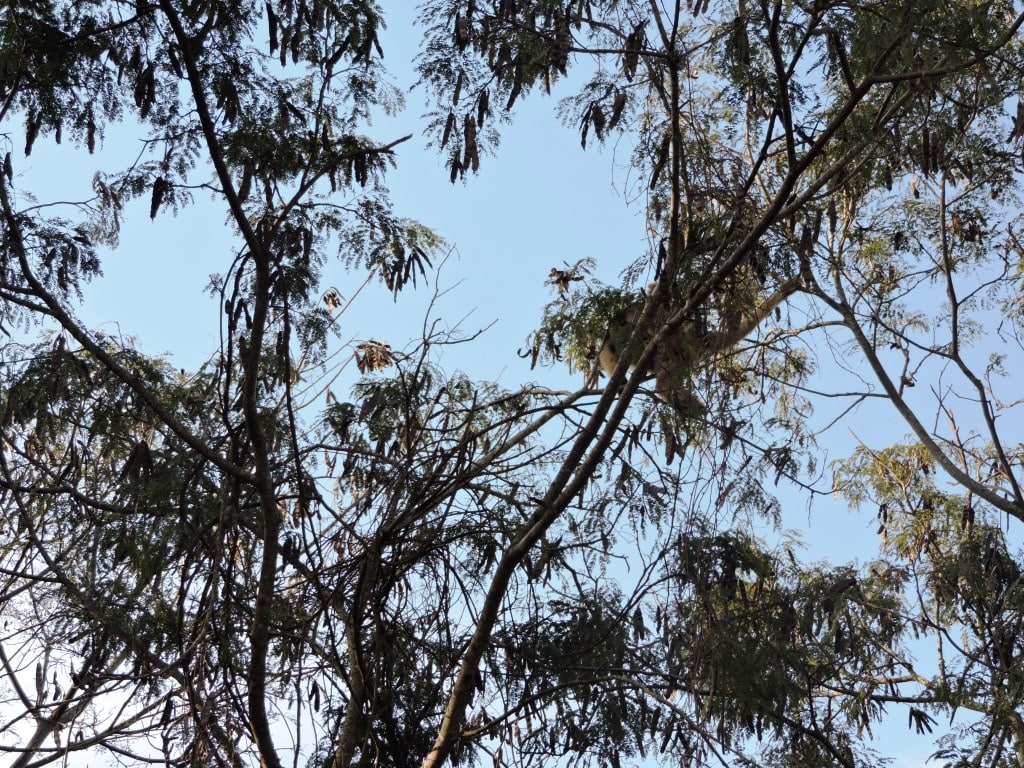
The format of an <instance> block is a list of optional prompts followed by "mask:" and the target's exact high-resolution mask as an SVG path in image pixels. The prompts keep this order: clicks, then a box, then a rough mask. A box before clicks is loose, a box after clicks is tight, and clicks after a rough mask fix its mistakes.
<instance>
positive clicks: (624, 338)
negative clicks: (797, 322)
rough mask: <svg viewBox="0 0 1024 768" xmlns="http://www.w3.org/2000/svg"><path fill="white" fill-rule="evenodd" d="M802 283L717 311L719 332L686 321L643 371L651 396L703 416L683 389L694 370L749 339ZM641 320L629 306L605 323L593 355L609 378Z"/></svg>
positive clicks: (637, 309) (650, 288) (784, 285)
mask: <svg viewBox="0 0 1024 768" xmlns="http://www.w3.org/2000/svg"><path fill="white" fill-rule="evenodd" d="M801 281H802V278H800V277H790V278H789V279H787V280H785V281H784V282H783V283H782V284H781V285H780V286H779V287H778V288H777V289H776V291H775V292H774V293H773V294H772V295H771V296H769V297H768V298H767V299H765V300H764V301H762V302H760V304H758V305H757V306H754V307H750V308H748V311H746V312H744V311H743V308H740V307H737V306H732V307H728V308H724V309H722V310H720V311H719V318H720V326H719V328H718V329H717V330H714V331H712V330H709V329H706V328H703V327H702V324H701V322H700V321H699V320H693V319H688V320H685V321H684V322H683V323H682V324H681V325H680V326H679V327H678V328H677V329H676V330H675V331H673V332H672V333H671V334H669V335H668V336H667V337H666V338H664V339H663V340H662V341H661V343H660V344H659V346H658V349H657V350H655V356H654V362H653V363H652V365H651V366H650V369H649V371H648V373H647V375H648V376H650V377H653V379H654V394H655V395H656V396H657V397H658V398H659V399H660V400H662V401H663V402H665V403H667V404H669V405H671V406H672V407H673V408H675V409H676V411H677V412H678V413H679V414H680V415H682V416H693V415H698V414H702V413H704V412H705V410H706V409H705V408H704V406H703V404H702V403H701V402H700V401H699V400H698V398H697V397H696V396H695V395H694V394H693V393H692V392H691V391H690V389H689V387H688V386H687V384H688V382H689V380H690V378H691V376H692V375H693V373H694V371H695V370H696V369H697V366H698V365H699V364H700V363H702V362H704V361H707V360H711V359H713V358H715V357H717V356H718V355H720V354H722V353H723V352H727V351H728V350H730V349H732V348H733V347H735V346H736V345H737V344H739V343H740V342H741V341H742V340H743V339H745V338H746V337H747V336H749V335H750V334H751V333H752V332H753V331H754V330H755V329H756V328H757V327H758V326H759V325H760V324H761V323H762V322H764V321H765V320H766V319H767V318H768V316H769V315H771V313H772V312H774V311H775V310H776V309H777V308H778V307H779V306H780V305H781V304H782V303H783V302H784V301H785V300H786V299H788V298H789V297H790V296H792V295H793V294H794V293H795V292H796V291H797V290H798V289H799V288H800V284H801ZM654 287H655V284H654V283H652V284H651V285H649V286H648V288H647V295H648V296H650V295H651V293H652V292H653V290H654ZM664 315H665V313H664V312H662V313H659V314H656V319H655V320H654V321H653V322H652V326H654V327H655V328H656V327H657V326H658V324H659V323H658V318H660V320H661V322H662V323H663V322H665V320H666V319H667V318H666V317H665V316H664ZM639 316H640V307H639V306H633V307H630V308H628V309H625V310H623V311H620V312H619V313H618V315H617V316H616V317H613V318H612V319H611V321H610V322H609V325H608V329H607V331H606V333H605V337H604V339H603V340H602V342H601V346H600V348H599V350H598V355H597V356H598V362H599V363H600V365H601V367H602V368H603V369H604V370H605V371H606V372H607V373H608V375H611V374H612V372H613V371H614V370H615V367H616V365H617V364H618V362H619V358H620V357H621V355H622V351H623V350H624V349H625V347H626V344H627V342H628V341H629V338H630V336H631V334H632V332H633V326H635V325H636V322H637V320H638V319H639ZM652 330H653V329H652ZM630 370H635V366H630Z"/></svg>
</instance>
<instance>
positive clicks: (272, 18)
mask: <svg viewBox="0 0 1024 768" xmlns="http://www.w3.org/2000/svg"><path fill="white" fill-rule="evenodd" d="M278 25H279V21H278V18H277V14H276V13H274V9H273V8H272V7H271V6H270V3H267V31H268V33H269V34H270V54H271V55H273V54H274V51H276V50H277V46H278V39H277V29H278Z"/></svg>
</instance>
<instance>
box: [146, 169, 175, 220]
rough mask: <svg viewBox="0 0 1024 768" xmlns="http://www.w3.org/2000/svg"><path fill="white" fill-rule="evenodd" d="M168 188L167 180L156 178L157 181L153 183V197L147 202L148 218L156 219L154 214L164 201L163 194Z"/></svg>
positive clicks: (161, 177) (160, 177)
mask: <svg viewBox="0 0 1024 768" xmlns="http://www.w3.org/2000/svg"><path fill="white" fill-rule="evenodd" d="M170 186H171V185H170V184H169V183H168V181H167V179H165V178H164V177H163V176H159V177H157V180H156V181H154V182H153V196H152V198H151V199H150V202H149V218H151V219H155V218H156V212H157V211H158V210H160V205H161V203H163V201H164V194H165V193H166V192H167V188H168V187H170Z"/></svg>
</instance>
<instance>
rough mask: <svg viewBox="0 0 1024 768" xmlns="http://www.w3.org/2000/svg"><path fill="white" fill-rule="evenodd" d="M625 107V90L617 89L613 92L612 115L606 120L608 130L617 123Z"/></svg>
mask: <svg viewBox="0 0 1024 768" xmlns="http://www.w3.org/2000/svg"><path fill="white" fill-rule="evenodd" d="M625 108H626V92H625V91H619V92H618V93H616V94H615V100H614V101H613V102H612V116H611V118H610V119H609V120H608V130H609V131H610V130H612V129H613V128H614V127H615V126H616V125H618V123H619V119H620V118H621V117H622V111H623V110H624V109H625Z"/></svg>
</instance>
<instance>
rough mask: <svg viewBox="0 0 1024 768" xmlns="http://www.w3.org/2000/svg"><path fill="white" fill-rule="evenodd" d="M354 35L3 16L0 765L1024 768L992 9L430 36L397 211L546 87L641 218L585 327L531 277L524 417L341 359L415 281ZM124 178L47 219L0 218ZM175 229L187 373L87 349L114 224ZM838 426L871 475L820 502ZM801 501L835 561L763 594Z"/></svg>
mask: <svg viewBox="0 0 1024 768" xmlns="http://www.w3.org/2000/svg"><path fill="white" fill-rule="evenodd" d="M388 6H391V8H390V10H391V12H394V9H395V7H396V6H397V4H396V3H394V4H393V3H384V4H378V3H374V2H370V1H369V0H353V1H351V2H348V1H343V0H260V2H251V1H250V0H158V1H156V2H154V1H152V0H131V2H127V0H0V135H2V137H3V139H4V148H2V149H0V151H2V152H4V153H5V159H4V168H3V175H2V177H0V331H2V333H3V337H2V339H0V340H2V344H0V370H2V377H3V378H2V381H3V384H4V386H3V387H2V390H0V611H2V616H3V631H2V633H0V702H2V705H0V753H2V755H3V759H4V760H5V761H6V762H7V763H9V764H10V765H11V766H18V767H19V768H24V767H27V766H43V765H48V764H55V763H58V762H64V761H65V760H66V761H68V762H69V764H72V765H74V764H76V763H74V762H73V761H75V760H85V759H88V760H89V761H96V760H101V759H107V760H109V761H111V762H120V763H123V764H131V765H134V764H145V763H148V762H163V763H165V764H167V765H175V766H192V765H195V766H208V765H218V766H232V767H236V766H237V767H238V768H241V767H242V766H247V765H260V766H267V767H268V768H277V767H278V766H283V765H285V764H291V765H299V764H301V765H308V766H316V767H318V768H320V767H322V768H348V767H349V766H367V767H368V766H392V765H401V766H405V765H420V766H422V768H436V767H438V766H441V765H444V764H447V763H451V764H453V765H456V764H465V765H473V764H487V763H488V762H491V763H493V764H494V765H495V766H500V765H503V764H511V765H519V766H524V768H525V767H526V766H548V765H558V764H569V763H571V764H574V765H575V764H580V765H593V766H598V765H613V766H621V765H628V764H634V765H652V764H658V765H660V764H678V765H686V766H704V765H709V766H710V765H765V766H769V765H770V766H801V767H813V766H845V767H846V768H852V767H853V766H865V765H875V764H879V763H881V762H883V761H884V760H886V759H887V758H889V757H890V755H887V754H886V750H887V749H889V747H890V746H891V745H889V744H888V743H886V742H884V741H875V740H874V738H873V734H874V732H875V731H874V730H873V729H877V728H878V727H879V726H880V725H882V724H888V722H889V721H890V720H892V721H895V722H897V723H899V724H900V725H901V726H902V725H904V724H905V725H906V727H907V729H908V731H909V732H912V733H916V734H917V735H918V738H920V739H923V740H925V741H926V743H927V746H926V747H924V748H923V749H922V755H923V756H929V755H930V756H931V758H932V759H933V760H934V761H935V764H937V765H940V766H949V767H950V768H953V767H954V766H957V767H959V766H986V767H988V766H991V767H992V768H996V767H1002V766H1006V767H1007V768H1008V767H1009V766H1019V765H1021V764H1024V717H1022V712H1024V665H1022V661H1024V553H1022V551H1021V549H1020V542H1021V526H1022V525H1024V492H1022V490H1021V484H1022V483H1024V470H1022V465H1024V444H1022V443H1021V442H1020V441H1019V439H1018V438H1017V437H1015V435H1016V434H1018V433H1019V430H1020V428H1021V426H1022V422H1021V417H1020V409H1021V400H1020V396H1019V387H1017V386H1016V385H1015V384H1014V378H1015V374H1016V373H1017V372H1018V371H1019V370H1020V366H1021V365H1024V355H1022V347H1021V338H1022V336H1021V330H1022V329H1021V322H1022V319H1024V301H1022V298H1021V297H1022V296H1024V284H1022V283H1024V268H1022V265H1024V246H1022V243H1021V240H1020V235H1019V234H1018V233H1019V232H1020V230H1021V226H1022V224H1021V221H1020V214H1019V200H1018V195H1019V191H1020V181H1021V175H1020V172H1021V164H1022V162H1024V154H1022V140H1024V106H1021V105H1022V103H1024V102H1022V101H1021V99H1022V98H1024V97H1022V96H1021V94H1020V83H1021V82H1022V81H1024V49H1022V38H1021V33H1020V26H1021V23H1022V21H1024V13H1022V9H1021V8H1019V7H1017V6H1016V5H1015V4H1014V3H1013V2H1009V0H987V1H986V2H974V1H970V2H952V3H951V2H939V1H938V0H911V2H907V0H899V2H897V1H896V0H875V1H873V2H869V3H859V4H858V3H851V2H845V1H844V0H815V2H804V1H803V0H788V1H787V2H782V0H775V1H774V2H769V0H763V1H760V2H755V0H731V1H730V2H711V0H696V2H693V3H680V2H669V1H667V0H666V1H663V2H650V1H649V0H644V1H641V0H557V2H556V1H553V0H426V1H425V2H423V3H422V4H421V5H420V7H419V25H420V26H419V31H420V34H421V35H422V40H423V44H422V48H421V50H420V51H419V52H418V53H416V59H415V66H416V73H417V77H418V83H416V85H418V86H419V89H420V91H419V92H420V93H422V94H424V95H425V98H426V99H427V101H428V107H427V114H426V115H425V117H424V120H423V123H422V125H421V126H418V127H417V130H416V133H420V132H422V133H423V134H424V135H426V137H427V138H428V140H429V142H430V144H431V147H432V148H433V150H434V151H436V152H439V153H440V156H441V157H442V158H443V166H444V173H443V174H439V178H437V179H432V178H431V179H427V178H424V179H423V180H422V184H423V185H424V188H429V186H430V185H432V184H435V183H448V181H451V182H453V183H461V184H467V185H470V186H471V185H473V183H474V181H475V177H476V175H477V174H481V175H486V174H487V173H488V169H489V164H490V163H491V162H492V158H493V156H495V155H500V152H501V147H500V143H499V139H500V137H501V133H502V132H503V131H508V130H515V128H516V125H517V112H516V107H517V105H519V104H520V103H521V102H522V101H524V100H526V99H544V98H545V94H546V92H550V91H551V88H552V85H553V84H554V83H555V82H556V81H561V85H562V86H563V89H567V90H565V92H568V93H570V95H569V96H568V97H565V98H562V99H561V100H560V101H559V102H558V103H557V104H556V105H554V106H555V110H554V112H555V113H556V115H557V117H558V118H559V119H560V120H561V121H562V123H564V124H566V125H568V126H570V127H571V128H573V130H576V131H578V135H579V138H580V143H581V145H582V146H581V151H593V150H594V149H595V147H597V146H600V145H614V146H616V147H617V149H618V152H617V157H620V158H621V157H623V156H624V157H626V162H627V163H628V169H627V171H628V172H627V173H626V175H625V178H626V181H625V182H624V187H625V191H626V192H627V194H626V195H625V198H626V199H627V200H628V201H630V202H629V204H631V205H634V206H637V207H638V208H639V209H640V210H642V212H643V215H644V219H643V220H644V224H645V229H646V232H647V247H646V248H642V249H638V252H637V253H635V254H630V255H629V259H628V261H627V262H626V263H624V264H621V265H618V264H617V265H615V268H620V267H621V268H622V271H621V274H619V276H618V277H617V278H609V277H608V270H607V269H602V265H601V264H600V263H597V262H596V261H594V260H592V259H588V258H586V256H587V254H550V255H545V256H544V259H545V261H544V262H543V263H542V264H539V265H537V268H538V269H539V270H540V274H542V275H545V274H546V275H549V284H550V288H551V300H550V303H549V304H548V305H547V306H546V307H540V306H538V307H536V308H524V310H525V314H530V313H531V312H533V313H534V320H533V321H532V324H533V327H532V328H527V327H524V329H523V333H524V335H525V336H526V337H527V340H526V344H525V346H524V347H523V349H522V350H521V353H522V354H523V355H525V356H526V357H528V358H529V359H530V361H531V363H533V364H534V366H536V368H535V371H534V377H535V379H536V381H532V382H526V383H524V382H519V381H514V382H513V381H498V382H491V381H475V380H472V379H471V378H470V377H469V376H467V375H465V374H462V373H458V372H456V373H452V372H449V371H445V370H444V369H442V368H441V367H440V366H439V365H438V364H437V349H438V348H439V347H440V346H443V345H444V344H446V343H448V342H451V341H453V338H452V337H451V336H449V335H448V334H446V333H445V332H443V331H441V330H438V329H439V327H440V326H438V325H436V324H430V323H424V324H423V328H424V331H423V333H422V338H419V339H415V340H413V342H412V343H411V344H410V345H409V346H408V347H406V348H404V349H403V350H401V351H399V350H397V349H392V347H390V346H389V345H388V344H386V343H384V342H382V341H380V340H375V339H372V338H366V339H356V340H353V341H351V342H349V341H346V338H347V336H346V320H347V317H348V315H347V312H348V311H349V299H347V298H345V297H342V296H341V295H340V294H339V293H338V291H337V289H335V288H333V287H332V284H331V283H330V282H329V280H328V279H327V278H326V276H325V271H326V270H327V269H328V267H329V266H330V265H332V264H334V263H337V262H340V263H342V264H343V265H344V266H345V267H346V268H348V269H349V270H350V273H351V274H352V275H353V279H354V280H355V281H356V282H360V281H362V280H367V281H377V282H379V283H381V284H382V285H383V286H385V288H386V289H387V290H388V291H389V292H390V293H391V294H393V296H394V300H395V302H396V306H397V307H398V308H399V311H400V309H401V307H402V306H403V300H404V299H405V297H406V295H407V294H408V293H409V292H410V291H417V290H422V289H424V288H426V284H427V282H428V281H429V280H430V279H431V277H432V273H433V272H434V270H435V268H436V265H437V264H438V262H439V261H440V260H441V259H443V257H444V253H445V248H446V245H445V241H444V240H443V239H442V238H443V236H444V234H445V233H443V232H440V233H436V232H435V231H433V230H432V229H431V228H430V222H423V223H421V222H418V221H414V220H412V219H409V218H406V217H405V216H403V213H402V212H401V211H398V210H395V208H394V207H393V205H392V201H391V197H390V195H389V192H388V188H387V186H386V183H387V180H388V176H389V173H390V172H391V170H392V169H393V167H394V165H395V163H396V162H401V157H402V153H403V152H412V151H419V150H420V148H421V146H422V141H421V140H420V139H418V138H417V140H416V141H415V142H413V141H410V140H409V138H410V137H409V136H404V135H396V136H369V135H367V133H369V132H370V131H371V130H372V128H371V118H372V117H373V116H374V115H376V114H380V113H381V112H386V111H388V110H390V109H393V108H394V107H395V105H396V104H397V103H398V102H399V101H400V100H401V98H402V95H403V92H404V90H405V89H406V88H408V87H410V86H412V85H414V84H413V83H399V84H397V85H396V84H393V83H392V81H391V79H390V77H389V75H388V73H387V70H386V65H387V64H388V58H387V57H385V55H384V49H383V47H382V45H381V35H382V30H383V28H384V24H385V22H386V21H387V19H388V18H389V16H388V13H389V7H388ZM405 53H409V52H405ZM393 55H399V54H396V53H392V52H389V53H388V57H390V56H393ZM556 123H557V121H555V120H553V121H552V130H554V129H555V127H556ZM120 132H129V133H130V134H131V135H132V136H134V137H136V138H138V139H139V141H140V146H141V147H142V151H141V153H140V154H139V155H138V156H137V157H134V158H132V159H130V160H129V161H128V162H127V163H125V164H124V165H123V166H116V167H102V168H99V169H97V170H96V173H95V176H94V178H93V184H92V196H91V197H90V198H89V199H87V200H84V201H77V202H69V201H68V200H66V199H65V198H64V197H62V196H59V195H50V196H46V195H44V194H43V190H40V189H34V188H32V186H31V184H29V183H28V182H29V180H30V177H28V178H26V177H23V176H22V175H21V174H20V172H19V166H20V165H21V164H22V163H23V162H26V161H25V157H26V156H29V155H31V154H32V152H33V150H34V149H36V150H37V151H38V147H39V146H41V145H43V144H44V143H48V142H56V143H62V142H65V143H67V144H70V145H71V146H73V147H74V150H75V153H76V155H77V156H78V157H80V158H81V162H82V163H83V164H88V163H91V162H92V160H91V159H90V156H91V155H93V153H94V152H96V151H97V149H99V148H101V147H102V146H103V143H104V141H105V140H106V139H107V137H110V136H112V135H120ZM96 157H99V155H97V156H96ZM551 183H555V184H559V185H562V187H563V188H564V194H565V196H566V199H567V200H569V201H571V200H572V199H573V198H574V188H573V183H574V182H573V179H571V178H567V179H554V180H552V181H551ZM211 198H212V200H213V201H214V203H213V205H215V206H217V207H218V215H219V216H220V217H221V218H222V219H223V220H226V221H227V224H228V227H229V231H230V236H231V238H232V239H233V240H232V242H233V245H232V247H231V248H230V249H228V250H226V251H224V252H220V251H218V250H217V249H215V248H211V249H210V253H208V254H205V255H206V256H207V257H208V259H209V264H210V265H211V266H210V270H211V271H212V272H214V275H213V277H212V278H211V282H210V292H211V293H212V295H213V296H214V297H215V299H216V301H217V306H218V307H219V308H220V309H219V325H218V327H216V328H213V329H211V330H213V331H214V332H215V333H216V334H217V338H219V343H218V344H217V345H216V348H213V349H210V350H205V351H204V352H208V354H209V359H208V362H206V363H205V364H203V365H200V366H196V367H195V368H194V369H188V370H185V369H178V368H175V367H172V366H171V364H170V363H169V362H168V360H167V359H165V358H161V357H159V356H154V355H153V354H151V353H147V351H145V350H142V349H140V348H138V347H137V346H136V345H134V344H133V342H132V341H131V339H128V338H125V337H121V336H117V335H113V334H111V333H109V332H106V331H104V330H102V329H100V328H94V327H90V326H89V325H88V324H87V323H85V322H84V321H82V320H81V319H80V315H81V313H80V311H79V310H80V306H81V297H82V290H83V288H84V287H85V286H86V285H87V284H89V283H90V282H94V281H99V280H102V279H103V277H102V267H103V263H104V259H106V258H109V257H110V254H112V253H113V252H115V251H116V249H118V247H119V234H120V232H121V228H122V225H123V224H124V222H125V221H126V219H127V217H133V216H141V217H146V216H147V215H148V217H149V218H150V219H157V220H159V219H162V218H167V217H173V216H175V215H179V214H182V213H183V212H186V211H188V210H191V209H193V208H196V207H199V206H206V207H209V206H210V205H211V203H210V202H209V201H210V199H211ZM529 206H530V203H529V200H528V199H524V201H523V208H522V210H514V211H510V210H503V211H496V212H494V215H495V216H496V223H497V224H498V225H500V226H504V227H508V228H511V227H512V226H514V225H515V224H516V223H517V222H519V221H521V220H522V219H524V218H525V217H527V216H528V215H529ZM566 218H567V221H566V226H571V227H577V228H586V227H587V226H588V224H589V223H590V222H588V218H587V211H585V210H576V211H573V212H572V213H571V214H567V217H566ZM465 256H466V258H468V259H472V258H475V257H477V255H476V254H472V253H469V254H465ZM610 279H616V280H617V281H618V282H616V283H614V284H611V283H609V282H608V281H609V280H610ZM494 290H495V291H498V290H500V286H494ZM462 341H464V342H465V343H468V344H474V343H477V342H476V341H474V340H473V339H468V340H465V339H464V340H462ZM513 352H514V350H509V351H508V354H509V355H510V356H511V354H512V353H513ZM566 365H568V366H569V367H570V368H572V369H573V370H575V371H577V372H578V373H579V374H580V375H579V377H578V379H577V380H578V381H579V382H580V384H581V386H580V388H579V389H577V390H575V391H564V390H562V389H558V388H557V387H556V386H552V385H551V382H552V381H553V380H554V379H555V374H554V371H555V370H557V369H558V368H564V366H566ZM602 366H604V368H603V369H602ZM353 368H355V369H357V371H358V375H356V372H355V371H354V370H353ZM864 419H877V420H884V421H886V422H887V423H890V422H891V423H899V424H900V425H901V426H900V428H899V431H900V432H902V433H905V435H906V437H905V438H903V439H899V440H894V441H892V442H889V443H887V444H868V443H866V442H862V443H859V444H857V445H856V446H855V448H854V449H853V450H852V451H850V452H848V455H844V456H840V457H838V458H836V457H835V456H834V454H830V453H829V450H828V448H829V441H830V440H831V439H832V436H833V435H834V434H836V433H837V432H840V431H846V430H849V429H850V428H851V427H854V428H856V427H858V426H859V425H860V423H861V422H862V421H863V420H864ZM827 497H835V498H836V499H838V500H839V502H840V503H841V504H842V505H844V506H845V507H847V508H848V509H849V510H850V512H849V513H850V514H855V513H856V512H857V511H858V510H866V511H867V513H868V514H871V515H874V516H876V517H877V533H878V547H877V551H874V552H868V553H851V559H850V560H849V562H841V563H831V562H825V561H819V560H812V559H808V558H804V557H802V552H801V549H800V547H799V546H798V542H796V541H794V539H793V538H792V537H791V536H789V535H787V534H786V533H785V532H784V531H782V530H780V527H779V526H780V523H781V520H782V514H783V505H784V504H793V503H794V501H793V500H794V499H796V500H798V501H797V502H796V503H799V504H802V505H808V506H809V508H810V510H811V512H810V514H812V515H813V514H814V513H815V510H816V509H817V508H818V507H819V506H820V502H819V501H816V500H818V499H825V498H827ZM855 556H856V557H857V559H853V558H854V557H855ZM904 719H905V720H906V722H905V723H904ZM80 753H81V754H84V755H87V756H88V757H87V758H85V757H81V756H78V755H79V754H80ZM79 764H81V763H79Z"/></svg>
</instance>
